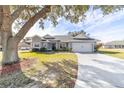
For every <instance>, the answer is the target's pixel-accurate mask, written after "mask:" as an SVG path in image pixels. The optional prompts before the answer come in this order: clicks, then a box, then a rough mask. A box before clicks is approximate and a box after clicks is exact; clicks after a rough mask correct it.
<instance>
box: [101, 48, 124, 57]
mask: <svg viewBox="0 0 124 93" xmlns="http://www.w3.org/2000/svg"><path fill="white" fill-rule="evenodd" d="M99 52H100V53H102V54H106V55H109V56H113V57H117V58H121V59H124V50H123V49H103V48H101V49H99Z"/></svg>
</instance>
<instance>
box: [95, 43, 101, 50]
mask: <svg viewBox="0 0 124 93" xmlns="http://www.w3.org/2000/svg"><path fill="white" fill-rule="evenodd" d="M100 47H102V43H99V44H97V45H96V46H95V52H97V51H98V49H99V48H100Z"/></svg>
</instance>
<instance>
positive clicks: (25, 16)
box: [0, 5, 123, 65]
mask: <svg viewBox="0 0 124 93" xmlns="http://www.w3.org/2000/svg"><path fill="white" fill-rule="evenodd" d="M90 8H91V6H88V5H82V6H81V5H80V6H73V5H69V6H50V5H48V6H47V5H46V6H8V5H6V6H0V35H1V42H2V48H3V58H2V64H3V65H5V64H12V63H14V62H18V61H19V57H18V43H19V42H20V40H21V39H23V38H24V36H25V35H26V33H27V32H28V31H29V30H30V28H31V27H32V26H33V25H34V24H35V23H36V22H37V21H40V22H39V24H40V26H41V27H42V28H44V20H49V21H51V23H52V24H53V25H54V26H56V25H57V24H58V22H57V19H58V18H61V17H63V18H65V19H66V20H68V21H70V22H72V23H75V24H76V23H78V22H80V21H83V20H85V17H86V15H85V13H86V12H87V11H88V10H89V9H90ZM122 8H123V6H93V7H92V9H93V10H96V9H101V10H102V11H103V14H104V15H105V14H109V13H112V12H115V11H118V10H120V9H122ZM13 24H16V26H18V33H17V34H16V35H13V34H12V32H13V31H12V25H13Z"/></svg>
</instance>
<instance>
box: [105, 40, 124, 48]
mask: <svg viewBox="0 0 124 93" xmlns="http://www.w3.org/2000/svg"><path fill="white" fill-rule="evenodd" d="M103 48H117V49H118V48H124V40H120V41H111V42H107V43H105V44H104V45H103Z"/></svg>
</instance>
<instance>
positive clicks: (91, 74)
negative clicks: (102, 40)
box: [75, 53, 124, 88]
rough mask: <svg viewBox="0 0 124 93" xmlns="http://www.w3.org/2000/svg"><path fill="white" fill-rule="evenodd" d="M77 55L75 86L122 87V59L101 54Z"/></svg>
mask: <svg viewBox="0 0 124 93" xmlns="http://www.w3.org/2000/svg"><path fill="white" fill-rule="evenodd" d="M76 55H77V56H78V78H77V81H76V84H75V88H99V87H100V88H105V87H106V88H111V87H124V60H122V59H118V58H114V57H110V56H107V55H103V54H81V53H76Z"/></svg>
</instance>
